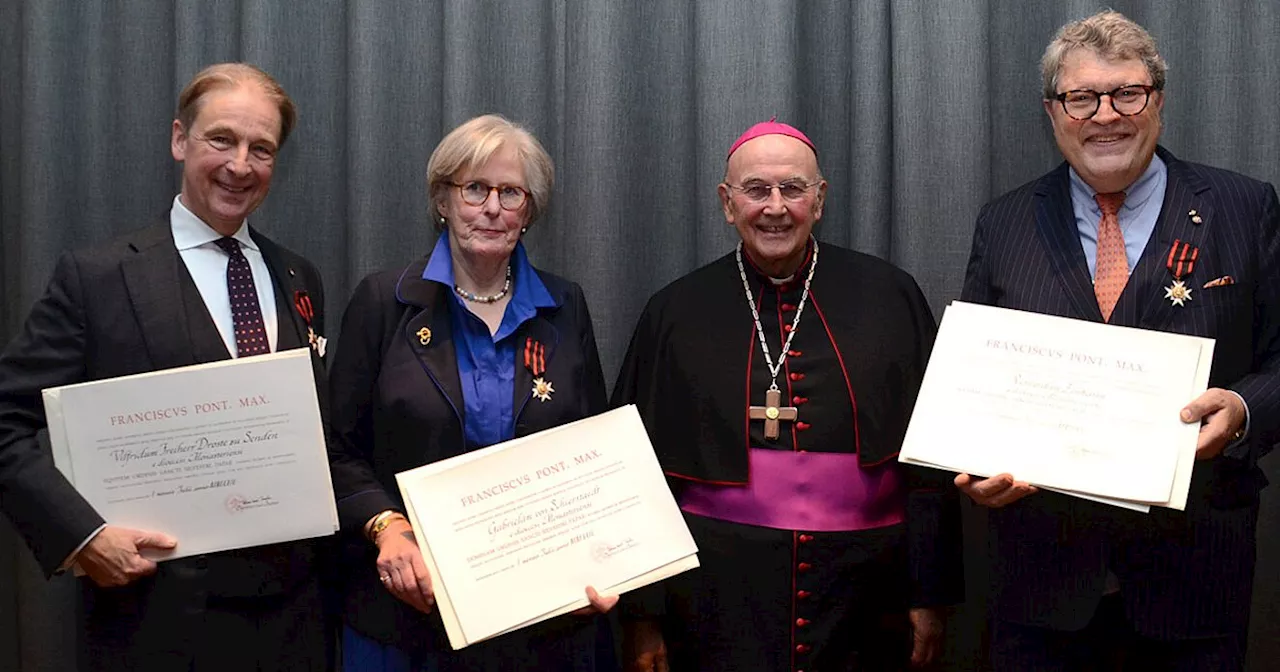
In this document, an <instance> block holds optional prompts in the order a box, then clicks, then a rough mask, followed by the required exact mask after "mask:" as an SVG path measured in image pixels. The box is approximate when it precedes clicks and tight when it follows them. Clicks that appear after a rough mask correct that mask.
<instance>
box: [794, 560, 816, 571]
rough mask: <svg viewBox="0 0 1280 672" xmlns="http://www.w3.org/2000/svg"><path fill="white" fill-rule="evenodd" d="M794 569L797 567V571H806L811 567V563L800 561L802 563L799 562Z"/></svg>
mask: <svg viewBox="0 0 1280 672" xmlns="http://www.w3.org/2000/svg"><path fill="white" fill-rule="evenodd" d="M796 569H797V570H799V571H801V572H807V571H809V570H810V569H813V565H811V564H809V563H807V562H802V563H800V564H798V565H796Z"/></svg>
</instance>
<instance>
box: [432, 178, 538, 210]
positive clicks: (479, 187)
mask: <svg viewBox="0 0 1280 672" xmlns="http://www.w3.org/2000/svg"><path fill="white" fill-rule="evenodd" d="M448 184H449V185H450V186H453V187H457V188H458V192H459V193H461V194H462V202H463V203H466V204H467V205H484V202H485V201H487V200H489V194H491V193H493V192H495V191H496V192H498V205H500V206H502V209H503V210H519V209H520V208H521V206H523V205H524V202H525V201H527V200H528V199H529V192H528V191H525V190H524V189H523V188H521V187H517V186H515V185H512V184H499V185H492V184H489V183H487V182H481V181H479V180H472V181H470V182H463V183H462V184H459V183H457V182H449V183H448Z"/></svg>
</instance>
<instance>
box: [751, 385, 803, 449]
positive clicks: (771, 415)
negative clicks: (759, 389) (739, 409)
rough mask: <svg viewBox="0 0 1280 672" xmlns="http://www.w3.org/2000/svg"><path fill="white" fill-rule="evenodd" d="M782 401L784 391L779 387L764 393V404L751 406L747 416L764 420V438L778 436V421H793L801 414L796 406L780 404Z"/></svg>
mask: <svg viewBox="0 0 1280 672" xmlns="http://www.w3.org/2000/svg"><path fill="white" fill-rule="evenodd" d="M781 403H782V392H780V391H779V390H778V389H777V388H774V389H771V390H769V391H768V392H765V393H764V406H749V407H748V408H747V417H749V418H751V419H752V420H764V438H766V439H776V438H778V421H779V420H786V421H787V422H793V421H795V419H796V416H797V415H798V414H799V409H797V408H796V407H795V406H779V404H781Z"/></svg>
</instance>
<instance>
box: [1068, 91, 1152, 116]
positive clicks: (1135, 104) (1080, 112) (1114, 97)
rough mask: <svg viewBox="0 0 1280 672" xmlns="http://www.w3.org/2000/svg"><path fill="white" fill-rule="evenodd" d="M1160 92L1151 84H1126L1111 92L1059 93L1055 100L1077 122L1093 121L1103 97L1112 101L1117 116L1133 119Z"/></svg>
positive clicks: (1112, 107)
mask: <svg viewBox="0 0 1280 672" xmlns="http://www.w3.org/2000/svg"><path fill="white" fill-rule="evenodd" d="M1158 90H1159V89H1157V88H1156V87H1154V86H1151V85H1150V84H1125V85H1124V86H1121V87H1117V88H1115V89H1112V90H1110V91H1094V90H1093V89H1073V90H1071V91H1064V92H1062V93H1059V94H1058V95H1056V96H1054V97H1053V99H1054V100H1056V101H1058V102H1059V103H1062V111H1063V112H1066V113H1067V116H1068V117H1071V118H1072V119H1075V120H1077V121H1084V120H1086V119H1092V118H1093V115H1095V114H1097V113H1098V109H1099V108H1101V106H1102V97H1103V96H1106V97H1107V98H1110V99H1111V109H1113V110H1115V111H1116V114H1119V115H1122V116H1126V117H1132V116H1133V115H1135V114H1139V113H1141V112H1142V111H1143V110H1145V109H1147V103H1148V102H1150V101H1151V93H1152V92H1153V91H1158Z"/></svg>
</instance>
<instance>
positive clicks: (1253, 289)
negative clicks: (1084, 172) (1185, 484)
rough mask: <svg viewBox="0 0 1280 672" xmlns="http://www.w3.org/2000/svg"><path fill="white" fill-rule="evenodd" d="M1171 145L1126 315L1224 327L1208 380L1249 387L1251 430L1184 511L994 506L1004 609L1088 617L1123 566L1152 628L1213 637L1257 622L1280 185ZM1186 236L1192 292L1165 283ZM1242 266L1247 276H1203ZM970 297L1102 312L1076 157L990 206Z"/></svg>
mask: <svg viewBox="0 0 1280 672" xmlns="http://www.w3.org/2000/svg"><path fill="white" fill-rule="evenodd" d="M1157 151H1158V152H1159V154H1160V157H1161V158H1162V159H1163V160H1164V162H1165V163H1166V164H1167V166H1168V169H1169V172H1168V186H1167V189H1166V192H1165V198H1164V203H1163V206H1162V209H1161V212H1160V218H1159V221H1158V223H1157V225H1156V229H1155V231H1154V232H1153V233H1152V235H1151V239H1150V242H1149V243H1148V244H1147V247H1146V249H1145V250H1144V251H1143V253H1142V257H1141V259H1140V260H1139V261H1138V263H1137V265H1136V266H1135V268H1134V269H1133V272H1132V273H1131V274H1130V278H1129V282H1128V284H1127V286H1126V287H1125V290H1124V293H1123V294H1122V295H1121V297H1120V300H1119V303H1117V305H1116V308H1115V312H1114V314H1113V315H1112V320H1111V322H1112V323H1113V324H1118V325H1124V326H1130V327H1140V328H1144V329H1154V330H1160V331H1167V332H1174V333H1181V334H1193V335H1196V336H1204V337H1209V338H1214V339H1216V340H1217V344H1216V347H1215V349H1214V361H1213V368H1212V372H1211V374H1210V379H1209V385H1210V386H1211V387H1225V388H1228V389H1231V390H1234V391H1236V392H1238V393H1239V394H1240V395H1241V396H1242V397H1243V398H1244V400H1245V402H1246V403H1247V404H1248V407H1249V412H1250V415H1251V426H1250V433H1249V436H1248V438H1247V440H1246V444H1245V445H1241V446H1235V447H1233V448H1232V450H1231V451H1230V456H1222V457H1218V458H1216V459H1212V460H1207V461H1201V462H1198V463H1197V464H1196V467H1195V472H1194V475H1193V477H1192V482H1191V492H1190V495H1189V497H1188V502H1187V509H1186V512H1185V513H1183V512H1178V511H1173V510H1170V509H1161V508H1153V509H1152V511H1151V513H1150V514H1146V515H1144V514H1139V513H1133V512H1129V511H1123V510H1120V509H1117V508H1114V507H1110V506H1106V505H1102V504H1094V503H1090V502H1086V501H1084V500H1080V499H1076V498H1071V497H1066V496H1063V495H1058V494H1053V493H1048V492H1041V493H1038V494H1036V495H1033V496H1031V497H1027V498H1026V499H1024V500H1021V501H1020V502H1017V503H1015V504H1013V505H1010V506H1007V507H1004V508H1002V509H996V510H993V511H991V512H990V524H991V537H990V542H991V547H990V550H991V553H992V570H991V571H992V582H993V586H992V587H993V593H992V606H993V610H994V613H995V615H996V617H998V618H1001V619H1005V620H1009V621H1013V622H1019V623H1024V624H1030V625H1040V626H1047V627H1050V628H1056V629H1077V628H1080V627H1082V626H1084V625H1085V623H1087V622H1088V620H1089V618H1090V617H1091V616H1092V614H1093V612H1094V609H1095V607H1096V605H1097V604H1098V601H1099V600H1100V599H1101V595H1102V592H1103V589H1104V582H1105V578H1106V572H1107V569H1108V568H1109V569H1111V571H1113V572H1115V573H1116V575H1117V576H1119V578H1120V583H1121V592H1122V597H1123V599H1124V603H1125V607H1126V611H1127V614H1128V617H1129V619H1130V620H1131V621H1132V622H1133V624H1134V626H1135V627H1136V628H1137V630H1138V631H1139V632H1140V633H1142V634H1145V635H1149V636H1156V637H1162V638H1186V637H1202V636H1212V635H1218V634H1225V633H1239V632H1243V631H1244V629H1245V628H1246V626H1247V619H1248V615H1249V604H1250V597H1251V590H1252V585H1253V566H1254V528H1255V525H1256V520H1257V510H1258V492H1259V490H1261V488H1262V487H1263V486H1264V485H1265V484H1266V481H1265V479H1264V478H1263V476H1262V474H1261V472H1260V471H1259V470H1258V467H1257V460H1258V458H1259V457H1261V455H1262V454H1263V453H1264V452H1265V451H1266V450H1267V449H1269V447H1270V446H1272V445H1273V444H1274V442H1275V438H1276V435H1277V428H1278V425H1280V210H1278V208H1277V201H1276V192H1275V189H1274V188H1273V187H1272V186H1271V185H1269V184H1265V183H1262V182H1258V181H1256V180H1252V179H1250V178H1247V177H1244V176H1242V175H1238V174H1236V173H1231V172H1228V171H1225V170H1219V169H1216V168H1210V167H1208V166H1202V165H1199V164H1194V163H1188V162H1185V161H1179V160H1178V159H1177V158H1175V157H1174V156H1173V155H1172V154H1170V153H1169V152H1167V151H1165V150H1164V149H1163V148H1161V149H1158V150H1157ZM1192 210H1194V211H1195V212H1196V213H1197V214H1198V215H1199V217H1200V219H1201V222H1202V223H1199V224H1197V223H1196V222H1195V221H1193V219H1192V215H1191V214H1190V213H1191V211H1192ZM1175 240H1181V241H1183V242H1186V243H1190V244H1191V245H1193V246H1195V247H1198V248H1199V250H1200V255H1199V260H1198V261H1197V263H1196V265H1195V268H1194V271H1193V272H1192V273H1191V275H1190V276H1189V278H1187V279H1186V280H1187V285H1188V286H1189V287H1191V288H1192V296H1191V301H1189V302H1187V303H1186V305H1184V306H1175V305H1173V304H1172V303H1171V302H1170V301H1169V300H1168V299H1166V298H1165V295H1164V288H1165V287H1166V286H1168V285H1169V284H1170V282H1171V281H1172V276H1171V274H1170V272H1169V270H1168V269H1167V268H1166V258H1167V257H1168V254H1169V250H1170V248H1171V246H1172V245H1173V242H1174V241H1175ZM1228 275H1229V276H1231V277H1232V278H1233V279H1234V280H1235V283H1234V284H1231V285H1226V286H1221V287H1215V288H1208V289H1204V288H1203V286H1204V284H1205V283H1206V282H1208V281H1210V280H1213V279H1216V278H1220V277H1222V276H1228ZM962 298H963V300H965V301H972V302H976V303H985V304H991V305H996V306H1002V307H1007V308H1017V309H1022V310H1031V311H1036V312H1040V313H1048V314H1052V315H1061V316H1065V317H1072V318H1077V319H1082V320H1092V321H1095V322H1096V321H1101V320H1102V315H1101V312H1100V311H1099V309H1098V305H1097V301H1096V299H1095V297H1094V293H1093V286H1092V282H1091V280H1090V277H1089V270H1088V267H1087V266H1086V262H1085V256H1084V252H1083V249H1082V248H1081V245H1080V239H1079V235H1078V233H1077V230H1076V225H1075V215H1074V213H1073V211H1072V206H1071V197H1070V195H1069V187H1068V167H1067V165H1066V164H1065V163H1064V164H1063V165H1061V166H1059V167H1058V168H1057V169H1056V170H1054V171H1053V172H1051V173H1049V174H1048V175H1045V176H1044V177H1041V178H1039V179H1037V180H1035V181H1032V182H1029V183H1027V184H1026V185H1023V186H1022V187H1019V188H1018V189H1015V190H1014V191H1012V192H1010V193H1008V194H1006V195H1004V196H1002V197H1000V198H998V199H996V200H995V201H993V202H991V203H989V204H987V205H986V206H985V207H983V209H982V211H981V213H980V214H979V215H978V223H977V229H976V231H975V232H974V240H973V251H972V254H971V256H970V258H969V267H968V272H967V274H966V278H965V286H964V292H963V295H962ZM1188 401H1190V400H1189V399H1188Z"/></svg>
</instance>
